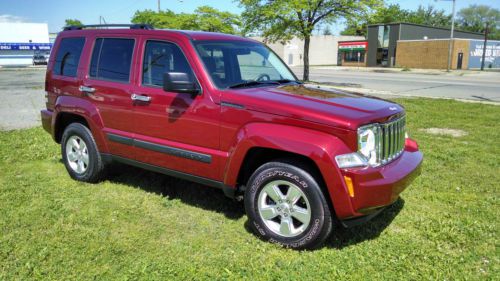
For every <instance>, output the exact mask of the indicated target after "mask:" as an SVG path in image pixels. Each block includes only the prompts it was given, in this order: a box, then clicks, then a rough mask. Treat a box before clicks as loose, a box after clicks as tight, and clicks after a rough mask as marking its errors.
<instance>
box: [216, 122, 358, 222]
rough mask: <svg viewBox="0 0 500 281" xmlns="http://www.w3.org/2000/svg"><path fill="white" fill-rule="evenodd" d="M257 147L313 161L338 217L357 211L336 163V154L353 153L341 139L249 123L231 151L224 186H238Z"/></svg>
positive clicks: (281, 126)
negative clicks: (241, 171) (242, 173)
mask: <svg viewBox="0 0 500 281" xmlns="http://www.w3.org/2000/svg"><path fill="white" fill-rule="evenodd" d="M256 147H258V148H270V149H275V150H281V151H286V152H291V153H295V154H299V155H302V156H305V157H307V158H309V159H311V160H312V161H313V162H314V163H315V164H316V166H317V167H318V169H319V171H320V172H321V175H322V176H323V179H324V181H325V184H326V188H327V190H328V193H329V196H330V200H331V202H332V203H333V206H334V208H335V211H336V213H337V216H345V215H351V214H352V213H353V212H354V209H353V208H352V204H351V200H350V198H349V195H348V191H347V187H346V186H345V184H344V181H343V178H342V174H341V173H340V169H339V168H338V167H337V164H336V162H335V160H334V156H335V155H339V154H343V153H348V152H350V150H349V148H348V146H346V145H345V143H344V142H343V141H342V140H341V139H339V138H337V137H336V136H333V135H330V134H328V133H324V132H319V131H316V130H311V129H307V128H302V127H294V126H289V125H281V124H271V123H250V124H247V125H245V126H244V127H242V128H241V129H240V130H239V131H238V133H237V135H236V139H235V142H234V143H233V145H232V146H231V148H230V150H229V151H230V156H229V161H228V163H227V165H226V167H225V172H224V184H226V185H228V186H236V184H237V183H236V181H237V177H238V174H239V172H240V169H241V167H242V166H243V161H244V159H245V157H246V155H247V153H248V151H249V150H250V149H252V148H256ZM348 210H350V212H351V213H349V211H348ZM339 212H340V213H339Z"/></svg>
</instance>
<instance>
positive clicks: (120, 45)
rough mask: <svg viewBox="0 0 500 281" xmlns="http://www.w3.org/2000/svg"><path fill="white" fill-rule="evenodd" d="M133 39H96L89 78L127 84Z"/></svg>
mask: <svg viewBox="0 0 500 281" xmlns="http://www.w3.org/2000/svg"><path fill="white" fill-rule="evenodd" d="M133 52H134V39H122V38H98V39H97V40H96V42H95V44H94V50H93V52H92V59H91V62H90V73H89V75H90V77H93V78H97V79H102V80H112V81H119V82H129V79H130V65H131V62H132V54H133Z"/></svg>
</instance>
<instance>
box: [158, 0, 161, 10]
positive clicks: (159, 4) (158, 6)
mask: <svg viewBox="0 0 500 281" xmlns="http://www.w3.org/2000/svg"><path fill="white" fill-rule="evenodd" d="M160 11H161V9H160V0H158V13H159V12H160Z"/></svg>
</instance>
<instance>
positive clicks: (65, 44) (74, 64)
mask: <svg viewBox="0 0 500 281" xmlns="http://www.w3.org/2000/svg"><path fill="white" fill-rule="evenodd" d="M84 44H85V38H84V37H73V38H63V39H61V43H59V48H58V50H57V54H56V60H55V63H54V68H53V70H52V71H53V73H54V74H56V75H62V76H69V77H76V72H77V69H78V65H79V63H80V56H81V54H82V50H83V46H84Z"/></svg>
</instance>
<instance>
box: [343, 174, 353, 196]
mask: <svg viewBox="0 0 500 281" xmlns="http://www.w3.org/2000/svg"><path fill="white" fill-rule="evenodd" d="M344 181H345V185H347V191H348V192H349V196H351V197H354V186H353V185H352V179H351V178H350V177H348V176H344Z"/></svg>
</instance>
